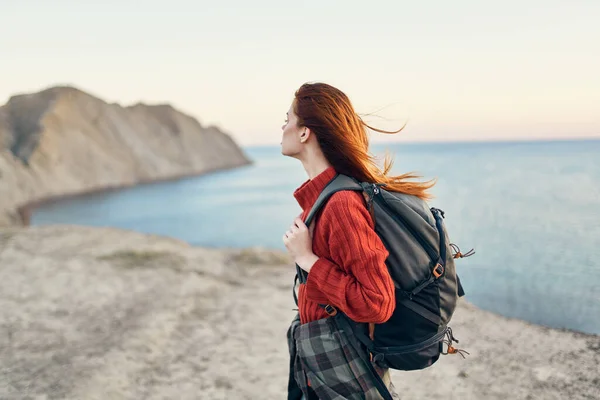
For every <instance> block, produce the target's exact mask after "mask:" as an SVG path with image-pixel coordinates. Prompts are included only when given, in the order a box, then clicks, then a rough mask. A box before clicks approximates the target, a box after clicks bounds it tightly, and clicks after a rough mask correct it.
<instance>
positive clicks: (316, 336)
mask: <svg viewBox="0 0 600 400" xmlns="http://www.w3.org/2000/svg"><path fill="white" fill-rule="evenodd" d="M288 345H289V349H290V357H291V361H292V362H291V368H293V371H292V374H293V377H294V379H295V381H296V384H297V386H298V388H299V389H300V390H301V391H302V393H303V394H304V397H302V398H305V399H311V398H314V395H312V396H311V395H309V389H308V386H309V384H308V382H310V388H311V389H312V390H314V392H315V393H316V394H317V396H318V397H319V399H321V400H342V399H348V400H354V399H357V400H358V399H361V400H371V399H373V400H375V399H382V397H381V395H380V394H379V391H378V390H377V387H376V386H375V383H374V379H373V377H372V375H371V373H370V371H369V369H368V367H367V366H366V365H365V363H366V362H369V361H367V360H368V358H365V357H366V351H365V352H364V353H363V354H361V355H362V358H361V355H359V354H358V352H357V351H356V349H355V348H354V347H353V346H352V344H351V343H350V342H349V338H348V337H347V335H346V333H345V332H344V331H342V330H340V329H338V327H337V325H336V322H335V319H334V318H325V319H320V320H317V321H312V322H309V323H307V324H300V319H299V317H298V316H297V317H296V318H295V319H294V320H293V321H292V324H291V326H290V329H289V330H288ZM373 366H374V367H375V370H376V371H377V373H378V374H379V376H380V377H381V378H382V380H383V382H384V384H385V385H386V387H387V388H388V390H389V391H390V394H391V395H392V398H393V399H400V397H399V396H398V395H397V394H396V393H395V391H394V386H393V384H392V383H391V381H390V376H389V370H387V369H385V370H384V369H381V368H379V367H378V366H376V365H375V364H373Z"/></svg>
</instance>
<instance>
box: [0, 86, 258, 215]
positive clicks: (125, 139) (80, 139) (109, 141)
mask: <svg viewBox="0 0 600 400" xmlns="http://www.w3.org/2000/svg"><path fill="white" fill-rule="evenodd" d="M249 162H250V161H249V160H248V158H247V157H246V156H245V154H244V153H243V151H242V150H241V149H240V148H239V147H238V146H237V145H236V143H235V142H234V141H233V140H232V139H231V137H230V136H228V135H227V134H226V133H224V132H222V131H220V130H219V129H217V128H215V127H204V126H202V125H201V124H200V123H199V122H198V121H197V120H196V119H194V118H193V117H191V116H188V115H185V114H183V113H181V112H179V111H177V110H176V109H174V108H173V107H171V106H170V105H166V104H165V105H144V104H137V105H134V106H130V107H122V106H120V105H118V104H108V103H106V102H105V101H103V100H101V99H98V98H96V97H94V96H91V95H90V94H87V93H85V92H82V91H81V90H78V89H76V88H72V87H53V88H50V89H47V90H44V91H42V92H39V93H33V94H23V95H18V96H14V97H12V98H10V100H9V101H8V102H7V104H6V105H4V106H2V107H0V225H12V224H20V223H23V222H24V221H23V220H22V218H21V216H20V215H19V213H18V212H17V209H18V207H20V206H21V205H23V204H25V203H30V202H37V201H40V200H41V199H45V198H49V197H56V196H63V195H68V194H76V193H81V192H89V191H94V190H100V189H105V188H114V187H122V186H129V185H134V184H137V183H141V182H149V181H155V180H164V179H172V178H175V177H180V176H186V175H196V174H201V173H204V172H208V171H211V170H217V169H224V168H232V167H237V166H242V165H246V164H248V163H249ZM25 222H26V221H25Z"/></svg>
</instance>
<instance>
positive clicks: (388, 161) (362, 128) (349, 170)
mask: <svg viewBox="0 0 600 400" xmlns="http://www.w3.org/2000/svg"><path fill="white" fill-rule="evenodd" d="M294 112H295V113H296V115H297V116H298V125H299V126H305V127H307V128H309V129H310V130H311V131H312V132H313V133H314V134H315V136H316V137H317V141H318V143H319V145H320V147H321V150H322V151H323V154H324V155H325V158H327V161H329V163H331V165H332V166H333V167H334V168H335V170H336V171H337V172H339V173H341V174H345V175H348V176H352V177H354V178H356V179H358V180H360V181H362V182H370V183H381V184H385V185H386V190H390V191H394V192H401V193H406V194H409V195H413V196H417V197H419V198H421V199H430V198H431V195H430V194H429V193H428V189H430V188H431V187H432V186H433V185H434V184H435V180H431V181H428V182H417V181H414V179H419V178H420V176H418V175H416V174H415V173H412V172H410V173H405V174H402V175H389V172H390V170H391V168H392V165H393V159H392V158H391V157H390V156H389V155H386V157H385V161H384V166H383V169H381V168H379V166H378V165H377V161H376V158H375V157H374V156H373V155H371V154H370V153H369V137H368V134H367V128H368V129H371V130H373V131H376V132H380V133H385V134H395V133H398V132H400V131H401V130H402V129H403V128H404V127H402V128H400V129H399V130H397V131H385V130H381V129H377V128H373V127H371V126H369V125H368V124H366V123H365V122H364V121H363V120H362V118H361V117H360V116H359V115H358V114H357V113H356V112H355V111H354V107H353V106H352V103H351V102H350V100H349V99H348V96H346V95H345V94H344V93H343V92H342V91H340V90H339V89H337V88H335V87H333V86H331V85H328V84H326V83H305V84H304V85H302V86H301V87H300V88H299V89H298V90H297V91H296V93H295V99H294Z"/></svg>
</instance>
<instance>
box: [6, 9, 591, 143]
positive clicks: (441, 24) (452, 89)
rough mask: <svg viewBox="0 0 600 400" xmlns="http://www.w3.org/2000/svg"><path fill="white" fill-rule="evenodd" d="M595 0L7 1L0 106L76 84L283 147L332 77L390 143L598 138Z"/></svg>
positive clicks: (243, 139)
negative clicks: (299, 113) (289, 125)
mask: <svg viewBox="0 0 600 400" xmlns="http://www.w3.org/2000/svg"><path fill="white" fill-rule="evenodd" d="M599 21H600V1H598V0H572V1H568V0H564V1H554V0H545V1H538V0H530V1H528V0H519V1H515V0H506V1H502V2H491V1H481V0H479V1H465V0H455V1H452V2H450V1H442V0H439V1H434V0H431V1H427V0H423V1H419V2H417V1H414V0H413V1H403V0H396V1H375V0H373V1H364V0H362V1H352V0H346V1H337V0H331V1H327V0H320V1H312V0H308V1H293V2H285V1H270V0H269V1H264V0H254V1H242V0H231V1H226V0H222V1H220V2H217V1H215V0H212V1H201V0H169V1H141V2H139V3H138V2H134V1H132V0H119V1H116V0H105V1H102V2H101V1H95V2H92V1H85V0H69V1H67V0H53V1H48V0H43V1H42V0H19V1H14V0H0V104H3V103H5V102H6V101H7V100H8V99H9V97H10V96H12V95H14V94H19V93H27V92H36V91H39V90H42V89H44V88H47V87H50V86H54V85H72V86H75V87H78V88H79V89H82V90H84V91H87V92H89V93H91V94H93V95H95V96H97V97H100V98H101V99H103V100H105V101H107V102H117V103H119V104H121V105H124V106H126V105H130V104H134V103H137V102H144V103H148V104H154V103H170V104H172V105H173V106H174V107H176V108H178V109H180V110H181V111H183V112H185V113H188V114H191V115H193V116H194V117H196V118H198V120H199V121H200V122H201V123H202V124H203V125H216V126H218V127H220V128H221V129H223V130H224V131H226V132H228V133H229V134H231V135H232V136H233V138H234V139H235V140H236V141H238V142H239V143H240V144H242V145H258V144H273V145H276V144H279V142H280V137H281V125H282V124H283V122H284V119H285V113H286V111H287V110H288V108H289V105H290V103H291V101H292V99H293V94H294V91H295V90H296V89H297V88H298V87H299V86H300V85H301V84H302V83H304V82H315V81H320V82H326V83H329V84H332V85H334V86H336V87H338V88H339V89H341V90H342V91H344V92H345V93H346V94H347V95H348V96H349V97H350V99H351V100H352V102H353V104H354V106H355V108H356V110H357V111H358V112H359V113H360V114H370V113H373V112H376V115H375V116H370V117H368V118H366V119H367V121H368V122H370V123H372V124H373V125H375V126H377V127H380V128H383V129H392V128H399V127H400V126H402V125H404V124H405V123H407V125H406V128H405V129H404V130H403V131H402V132H401V133H399V134H397V135H392V136H390V135H382V134H378V133H372V135H371V138H372V141H373V142H379V141H413V142H414V141H464V140H515V139H517V140H524V139H575V138H586V137H600V22H599Z"/></svg>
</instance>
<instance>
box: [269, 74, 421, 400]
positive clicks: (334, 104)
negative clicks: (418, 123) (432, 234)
mask: <svg viewBox="0 0 600 400" xmlns="http://www.w3.org/2000/svg"><path fill="white" fill-rule="evenodd" d="M366 128H370V129H373V130H376V131H378V132H383V133H396V132H386V131H381V130H378V129H374V128H371V127H370V126H368V125H366V124H365V123H364V122H363V121H362V120H361V118H360V117H359V116H358V115H357V114H356V112H355V111H354V108H353V106H352V104H351V103H350V100H349V99H348V97H347V96H346V95H345V94H344V93H342V92H341V91H340V90H338V89H336V88H334V87H332V86H330V85H327V84H323V83H315V84H304V85H302V86H301V87H300V88H299V89H298V91H297V92H296V93H295V98H294V100H293V102H292V105H291V106H290V109H289V111H288V112H287V119H286V121H285V124H284V125H283V127H282V130H283V136H282V141H281V151H282V154H283V155H284V156H287V157H293V158H296V159H298V160H299V161H300V162H302V165H303V167H304V169H305V170H306V173H307V174H308V178H309V179H308V180H307V181H306V182H304V183H303V184H302V185H301V186H300V187H299V188H298V189H297V190H296V191H295V192H294V197H295V198H296V200H297V201H298V203H299V205H300V207H301V208H302V210H303V212H302V214H301V215H300V217H299V218H296V219H295V221H294V222H293V224H292V226H291V227H290V229H289V230H288V231H287V232H286V233H285V234H284V235H283V242H284V243H285V246H286V248H287V250H288V252H289V253H290V255H291V256H292V257H293V259H294V261H295V262H296V264H297V265H298V266H299V267H300V268H302V269H303V270H304V271H306V272H307V273H308V277H307V280H306V283H305V284H301V285H300V287H299V290H298V311H299V313H298V314H299V315H298V316H297V317H296V319H295V320H294V322H293V323H292V326H290V329H289V331H288V341H289V345H290V356H291V365H290V383H289V388H288V391H289V395H288V398H289V399H292V398H296V399H300V398H306V399H312V398H314V399H317V398H319V399H341V398H344V399H380V398H382V397H381V396H380V394H379V391H378V390H377V388H376V387H375V383H374V379H376V378H374V377H373V375H372V374H369V371H368V370H367V368H366V367H365V366H364V362H363V363H361V362H358V361H357V360H360V359H361V357H359V355H358V354H356V353H357V352H356V350H355V349H354V348H353V347H352V346H350V345H349V343H348V340H347V337H345V335H343V334H341V333H340V332H339V330H338V329H337V327H336V324H335V322H334V321H333V319H332V318H328V317H329V316H330V314H329V313H328V312H327V311H326V310H325V309H324V308H323V307H322V306H321V305H323V304H329V305H331V306H333V307H334V309H337V310H339V311H340V312H343V313H345V314H346V315H347V316H348V317H349V318H350V319H352V320H353V321H355V322H359V323H371V324H377V323H383V322H385V321H387V320H388V319H389V318H390V317H391V315H392V313H393V311H394V307H395V292H394V283H393V281H392V279H391V277H390V275H389V273H388V270H387V267H386V264H385V261H386V258H387V256H388V252H387V250H386V248H385V246H384V245H383V243H382V242H381V239H380V238H379V237H378V235H377V234H376V232H375V230H374V222H373V220H372V218H371V216H370V214H369V212H368V210H367V208H366V207H365V200H364V198H363V197H362V195H361V194H360V193H358V192H354V191H341V192H337V193H335V194H334V195H333V196H332V197H331V198H330V199H329V201H328V202H327V204H326V205H325V207H324V208H323V210H322V211H321V213H320V215H319V216H318V218H317V221H316V223H315V224H314V225H313V224H311V227H310V228H309V227H307V226H306V225H305V224H304V220H305V219H306V217H307V215H308V213H309V211H310V209H311V207H312V205H313V204H314V203H315V201H316V199H317V197H318V196H319V193H320V192H321V191H322V190H323V188H324V187H325V186H326V185H327V183H328V182H329V181H330V180H331V179H333V178H334V177H335V175H336V174H337V173H341V174H345V175H348V176H352V177H354V178H356V179H358V180H359V181H362V182H372V183H383V184H386V189H387V190H392V191H400V192H404V193H407V194H412V195H416V196H419V197H421V198H428V197H429V196H428V194H427V192H426V191H427V189H429V188H430V187H431V186H432V184H430V183H418V182H414V181H413V182H409V181H407V179H410V178H414V176H413V175H410V174H405V175H401V176H388V175H387V172H388V171H389V169H390V168H391V163H390V162H389V160H386V165H385V167H384V170H383V171H381V170H380V169H379V168H378V167H377V165H376V163H375V161H374V159H373V158H372V157H371V156H370V155H369V153H368V145H369V144H368V137H367V131H366ZM397 132H399V131H397ZM318 349H320V351H318ZM363 351H364V349H363ZM363 356H364V355H363ZM373 365H374V364H373ZM374 367H375V370H376V371H377V373H378V374H379V376H380V378H381V379H382V380H383V383H384V384H385V385H386V386H387V388H388V390H389V391H390V393H391V395H392V397H393V398H399V397H397V394H395V393H394V389H393V385H392V383H391V382H390V379H389V371H388V370H383V369H381V368H379V367H377V366H375V365H374Z"/></svg>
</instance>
